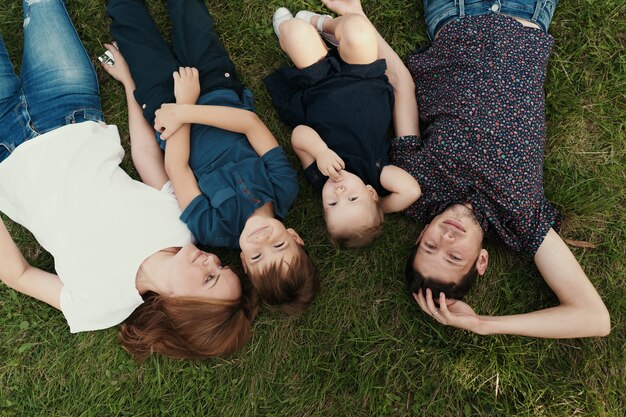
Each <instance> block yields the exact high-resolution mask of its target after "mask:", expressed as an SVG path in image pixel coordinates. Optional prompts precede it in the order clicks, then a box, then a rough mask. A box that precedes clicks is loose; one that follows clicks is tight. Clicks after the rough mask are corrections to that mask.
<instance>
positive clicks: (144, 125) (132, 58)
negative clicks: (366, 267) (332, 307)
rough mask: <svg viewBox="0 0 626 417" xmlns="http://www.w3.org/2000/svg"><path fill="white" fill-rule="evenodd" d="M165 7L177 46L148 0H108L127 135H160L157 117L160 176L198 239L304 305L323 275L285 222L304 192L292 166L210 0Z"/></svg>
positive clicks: (259, 285)
mask: <svg viewBox="0 0 626 417" xmlns="http://www.w3.org/2000/svg"><path fill="white" fill-rule="evenodd" d="M167 5H168V11H169V14H170V18H171V20H172V34H171V39H172V44H173V49H170V48H169V46H167V44H166V43H165V41H164V40H163V38H162V36H161V34H160V32H159V30H158V28H157V27H156V25H155V23H154V21H153V20H152V18H151V17H150V15H149V14H148V10H147V9H146V5H145V4H144V2H143V1H140V0H110V1H109V2H108V6H107V13H108V15H109V16H110V17H111V19H112V21H111V34H112V36H113V38H114V39H115V40H116V42H117V46H118V47H119V50H117V49H116V48H112V47H109V50H110V51H111V53H112V54H113V56H114V59H116V60H118V59H119V60H122V59H124V58H125V59H126V60H127V62H128V66H129V67H130V72H127V73H124V74H122V73H119V72H118V73H116V74H113V73H112V75H113V76H114V77H115V78H116V79H117V80H118V81H120V82H121V83H122V84H123V85H124V87H125V90H126V96H127V101H128V109H129V119H130V120H129V121H130V123H131V124H132V125H133V127H131V134H135V135H143V136H146V137H150V138H151V140H153V141H154V140H155V139H154V138H155V131H154V129H152V125H154V126H155V128H156V129H157V130H159V131H160V138H157V141H158V143H159V144H160V146H161V148H162V149H163V150H164V151H165V172H163V173H162V175H163V176H167V177H169V178H170V179H171V181H172V186H173V189H174V192H175V194H176V198H177V200H178V204H179V206H180V208H181V209H182V215H181V217H180V218H181V220H183V221H184V222H185V223H186V224H187V227H189V229H190V230H191V232H192V233H193V235H194V236H195V237H196V239H198V241H199V242H200V243H202V244H205V245H209V246H220V247H227V248H236V249H239V248H241V261H242V263H243V268H244V270H245V271H246V273H247V274H248V275H249V277H250V279H251V280H252V283H253V285H254V286H255V287H256V289H257V290H258V292H259V294H260V296H261V297H262V298H263V300H264V301H265V302H267V303H268V304H271V305H275V306H277V307H279V308H280V309H282V310H283V311H286V312H300V311H303V310H305V309H306V308H307V307H308V306H309V305H310V303H311V301H312V300H313V298H314V297H315V295H316V293H317V291H318V288H319V274H318V271H317V268H316V267H315V265H314V264H313V262H312V260H311V259H310V258H309V256H308V255H307V253H306V252H305V251H304V242H303V241H302V239H301V238H300V236H299V235H298V233H297V232H296V231H295V230H293V229H288V228H286V227H285V225H284V224H283V223H282V219H284V218H285V217H286V216H287V212H288V210H289V208H290V207H291V205H292V203H293V202H294V200H295V199H296V196H297V194H298V179H297V175H296V172H295V171H294V169H293V167H292V166H291V164H290V163H289V161H288V160H287V157H286V156H285V154H284V152H283V150H282V149H281V147H280V146H278V143H277V142H276V139H275V138H274V136H273V135H272V133H271V132H270V131H269V130H268V129H267V127H266V126H265V124H264V123H263V122H262V121H261V120H260V119H259V117H258V116H257V115H256V114H255V113H254V105H253V102H252V93H251V92H250V90H248V89H246V88H244V87H243V86H242V84H241V82H240V81H239V78H238V76H237V72H236V70H235V66H234V64H233V63H232V61H231V60H230V58H229V57H228V53H227V52H226V50H225V49H224V47H223V45H222V43H221V41H220V39H219V37H218V35H217V33H216V32H215V29H214V24H213V19H212V17H211V15H210V14H209V11H208V9H207V7H206V5H205V3H204V2H203V1H202V0H180V1H173V0H172V1H168V2H167ZM122 54H123V57H122ZM172 74H173V77H172ZM174 101H175V102H176V103H175V104H173V103H172V104H164V103H170V102H174ZM159 108H160V110H159V111H158V113H157V110H158V109H159ZM142 112H143V118H142V117H141V114H142ZM192 124H193V126H192ZM155 152H156V153H157V154H158V155H159V156H160V157H161V158H163V156H162V151H161V150H160V149H159V148H157V149H156V150H155Z"/></svg>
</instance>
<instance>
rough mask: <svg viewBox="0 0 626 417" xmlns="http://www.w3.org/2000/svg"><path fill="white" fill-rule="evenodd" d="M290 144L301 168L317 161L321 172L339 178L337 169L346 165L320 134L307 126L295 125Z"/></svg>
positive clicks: (339, 169)
mask: <svg viewBox="0 0 626 417" xmlns="http://www.w3.org/2000/svg"><path fill="white" fill-rule="evenodd" d="M291 146H292V147H293V150H294V152H295V153H296V155H298V159H300V163H301V164H302V167H303V168H307V167H308V166H309V165H311V164H312V163H313V162H317V168H318V169H319V170H320V172H321V173H322V174H324V175H325V176H327V177H330V178H333V179H339V178H340V177H341V175H339V171H341V170H342V169H344V168H345V167H346V165H345V164H344V162H343V159H341V158H340V157H339V156H338V155H337V154H336V153H335V152H334V151H333V150H331V149H329V148H328V146H327V145H326V143H325V142H324V140H323V139H322V138H321V137H320V135H319V134H318V133H317V132H316V131H315V130H313V129H312V128H310V127H309V126H305V125H299V126H296V128H295V129H294V130H293V132H292V133H291Z"/></svg>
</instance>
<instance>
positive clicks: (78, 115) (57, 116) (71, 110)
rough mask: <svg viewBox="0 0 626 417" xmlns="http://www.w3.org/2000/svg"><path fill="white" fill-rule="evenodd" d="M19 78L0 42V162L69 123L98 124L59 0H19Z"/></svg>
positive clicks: (94, 93) (95, 102) (83, 56)
mask: <svg viewBox="0 0 626 417" xmlns="http://www.w3.org/2000/svg"><path fill="white" fill-rule="evenodd" d="M23 8H24V52H23V57H22V66H21V73H20V76H19V77H18V76H17V75H16V74H15V71H14V68H13V65H12V64H11V61H10V59H9V55H8V53H7V50H6V48H5V46H4V41H3V40H2V38H1V37H0V127H1V128H0V162H1V161H3V160H4V159H5V158H7V157H8V156H9V155H10V154H11V152H13V150H14V149H15V148H16V147H17V146H19V145H20V144H21V143H23V142H25V141H27V140H29V139H32V138H34V137H35V136H38V135H40V134H42V133H46V132H49V131H51V130H54V129H56V128H58V127H61V126H64V125H66V124H70V123H79V122H82V121H85V120H94V121H102V120H104V117H103V114H102V110H101V106H100V98H99V97H98V80H97V78H96V74H95V72H94V69H93V66H92V64H91V61H90V59H89V56H88V55H87V53H86V52H85V49H84V48H83V45H82V43H81V41H80V39H79V38H78V35H77V34H76V31H75V30H74V26H73V25H72V22H71V21H70V18H69V16H68V14H67V10H66V9H65V4H64V2H63V1H62V0H24V1H23Z"/></svg>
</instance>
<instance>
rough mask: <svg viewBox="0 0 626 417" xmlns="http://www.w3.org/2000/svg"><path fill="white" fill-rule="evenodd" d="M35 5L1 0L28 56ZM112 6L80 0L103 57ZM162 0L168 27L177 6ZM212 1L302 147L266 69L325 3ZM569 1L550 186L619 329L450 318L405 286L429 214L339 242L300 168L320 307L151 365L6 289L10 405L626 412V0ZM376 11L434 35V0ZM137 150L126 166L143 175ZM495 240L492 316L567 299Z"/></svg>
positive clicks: (8, 30) (113, 109) (31, 245)
mask: <svg viewBox="0 0 626 417" xmlns="http://www.w3.org/2000/svg"><path fill="white" fill-rule="evenodd" d="M20 3H21V2H19V1H14V0H0V31H1V33H2V35H3V36H4V40H5V42H6V45H7V49H8V50H9V53H10V55H11V57H12V58H13V60H14V63H15V64H16V65H17V66H19V62H20V59H21V48H22V15H21V4H20ZM103 3H104V2H101V1H98V0H68V9H69V12H70V15H71V17H72V19H73V21H74V23H75V26H76V29H77V30H78V33H79V35H80V37H81V38H82V39H83V41H84V43H85V46H86V48H87V51H88V52H89V53H90V54H91V56H93V58H94V61H95V57H96V56H97V55H98V54H99V53H101V52H102V51H103V49H104V48H103V47H102V43H104V42H107V41H110V37H109V34H108V21H107V19H106V17H105V14H104V5H103ZM148 3H149V4H150V6H151V8H152V10H153V11H154V16H155V19H156V20H157V23H158V24H159V25H160V26H161V27H163V28H167V27H168V24H167V14H166V12H165V5H164V4H165V2H164V1H160V0H159V1H156V0H155V1H149V2H148ZM208 3H209V9H210V10H211V12H212V13H213V15H214V17H215V20H216V24H217V28H218V30H219V32H220V33H221V35H222V39H223V41H224V43H225V45H226V48H227V49H228V51H229V52H230V54H231V56H232V58H233V60H234V61H235V64H236V65H237V67H238V69H239V71H240V74H241V76H242V78H243V79H244V81H245V83H246V85H247V86H248V87H249V88H251V89H252V91H253V92H254V94H255V99H256V104H257V108H258V112H259V114H260V116H261V118H262V119H263V120H264V121H266V123H267V124H268V126H269V127H270V129H271V130H272V131H273V132H274V133H275V135H276V136H277V138H278V139H279V141H280V142H281V143H282V144H283V145H284V146H286V147H288V137H289V130H288V129H287V128H286V127H285V126H284V125H282V124H281V123H280V122H279V120H278V118H277V116H276V113H275V112H274V110H273V108H272V107H271V105H270V100H269V97H268V95H267V93H266V92H265V90H264V88H263V85H262V82H261V79H262V78H263V76H265V75H267V74H269V73H270V72H271V71H272V70H273V69H274V68H276V67H277V66H279V65H283V64H286V63H287V59H286V57H285V55H284V54H282V53H281V52H280V50H279V48H278V43H277V40H276V38H275V36H274V34H273V32H272V29H271V23H270V19H271V15H272V12H273V10H274V9H275V8H276V7H278V6H281V5H285V3H286V5H287V6H288V7H290V8H291V10H294V11H297V10H300V9H303V8H306V9H316V10H319V11H321V10H323V9H322V7H320V5H319V3H317V2H316V1H313V0H298V1H296V0H289V1H284V0H283V1H277V0H270V1H262V0H231V1H229V0H211V1H209V2H208ZM560 3H561V4H559V6H558V8H557V12H556V14H555V17H554V22H553V24H552V27H551V32H552V34H553V35H554V37H555V39H556V43H555V47H554V52H553V55H552V57H551V60H550V64H549V68H548V77H547V82H546V100H547V144H546V161H545V190H546V194H547V196H548V198H549V199H550V201H552V202H553V203H554V205H555V206H556V207H557V208H559V209H560V210H561V211H562V212H563V214H564V218H565V220H564V225H563V229H562V236H563V237H564V238H567V239H573V240H584V241H588V242H592V243H594V244H595V245H597V248H595V249H585V248H573V252H574V254H575V256H576V258H577V259H578V260H579V261H580V263H581V264H582V265H583V268H584V269H585V271H586V272H587V274H588V276H589V277H590V279H591V280H592V282H593V283H594V285H595V286H596V288H598V291H599V292H600V295H601V296H602V298H603V299H604V301H605V303H606V305H607V306H608V308H609V311H610V312H611V324H612V332H611V334H610V335H609V336H608V337H606V338H602V339H600V338H594V339H582V340H541V339H533V338H525V337H513V336H488V337H482V336H478V335H475V334H471V333H469V332H465V331H461V330H457V329H453V328H447V327H442V326H440V325H438V324H437V323H435V322H434V321H433V320H432V319H431V318H430V317H429V316H427V315H425V314H423V313H421V312H420V311H418V308H417V306H416V305H415V304H414V303H412V302H411V301H410V300H409V298H408V297H407V296H406V294H405V293H404V291H403V278H402V270H403V262H404V257H405V254H406V252H407V251H408V249H409V247H410V246H411V244H412V242H413V241H414V240H415V237H416V236H417V234H418V232H419V231H420V230H421V225H419V224H416V223H414V222H412V221H410V220H409V219H406V218H404V217H403V216H401V215H394V216H389V217H388V221H387V226H386V232H385V234H384V236H383V237H382V238H381V239H379V240H378V241H377V242H376V243H375V244H373V245H371V246H370V247H368V248H365V249H362V250H355V251H339V250H336V249H334V248H333V247H332V246H331V245H330V243H328V241H327V239H326V237H325V231H324V222H323V218H322V210H321V208H320V204H319V202H318V198H317V196H315V195H314V193H313V192H312V190H311V188H310V187H309V186H308V185H307V184H305V182H304V180H303V177H301V180H302V181H301V183H302V190H301V193H300V197H299V199H298V201H297V202H296V204H295V205H294V207H293V208H292V210H291V213H290V214H289V217H288V218H287V221H286V223H287V224H288V225H289V226H290V227H294V228H296V230H298V231H301V235H302V237H303V238H304V240H305V241H306V243H307V247H308V249H309V252H310V254H311V256H312V257H313V258H314V259H315V260H316V261H317V262H318V264H319V266H320V269H321V271H322V290H321V293H320V295H319V297H318V298H317V300H316V302H315V303H314V305H313V306H312V307H311V309H310V310H309V311H308V312H306V313H305V314H303V315H302V316H300V317H285V316H283V315H281V314H278V313H275V312H272V311H269V310H267V309H263V310H262V311H261V313H260V314H259V316H258V318H257V320H256V321H255V323H254V326H253V331H254V337H253V339H252V341H251V342H250V343H249V344H248V345H247V346H246V347H245V348H244V349H243V350H241V351H240V352H239V353H237V354H236V355H234V356H233V357H231V358H229V359H228V360H210V361H204V362H193V361H174V360H169V359H166V358H163V357H153V358H151V359H149V360H147V361H146V362H144V363H143V364H137V363H135V362H134V361H133V360H132V359H131V358H130V357H129V356H128V355H127V354H126V353H125V352H124V351H123V350H122V349H121V348H120V347H119V346H118V344H117V341H116V339H115V336H116V332H117V329H115V328H114V329H109V330H104V331H98V332H91V333H80V334H76V335H72V334H70V333H69V330H68V327H67V325H66V323H65V320H64V318H63V316H62V314H61V313H59V312H58V311H56V310H54V309H53V308H51V307H48V306H47V305H45V304H43V303H41V302H38V301H35V300H32V299H30V298H28V297H26V296H22V295H20V294H17V293H15V292H14V291H12V290H9V289H7V287H6V286H4V285H1V286H0V329H1V332H0V335H1V336H0V416H35V415H37V416H160V415H171V416H192V415H208V416H396V415H426V416H430V415H432V416H470V415H472V416H473V415H495V416H509V415H519V416H590V415H591V416H596V415H597V416H623V415H624V414H623V413H624V410H625V409H626V394H625V392H626V357H625V351H626V344H625V340H626V337H625V336H626V326H625V323H624V321H625V319H626V302H625V300H626V288H625V282H624V277H625V276H626V262H625V261H624V257H625V250H624V248H625V247H626V244H625V243H626V242H625V232H626V210H625V204H624V203H625V198H624V196H625V194H626V173H625V171H626V169H625V168H626V158H625V154H626V139H625V138H626V48H625V44H626V3H624V1H623V0H603V1H600V0H569V1H563V0H562V1H561V2H560ZM364 7H365V10H366V12H368V14H369V15H370V18H371V20H372V21H373V22H374V24H375V25H376V26H377V27H378V29H379V31H380V32H381V34H382V35H383V36H384V37H385V38H386V39H388V40H389V43H390V44H391V46H392V47H394V48H395V49H396V50H397V51H398V52H399V53H400V55H401V56H405V55H406V54H407V53H409V52H411V51H412V50H413V49H414V48H415V47H416V46H417V45H419V44H423V43H425V42H426V35H425V28H424V24H423V21H422V6H421V2H419V1H418V0H394V1H392V0H379V1H374V0H369V1H364ZM98 76H99V79H100V83H101V91H102V97H103V99H102V102H103V107H104V111H105V114H106V117H107V121H108V122H109V123H112V124H116V125H118V126H119V127H120V132H121V134H122V139H123V141H124V143H125V146H126V147H128V133H127V132H128V129H127V123H126V107H125V102H124V96H123V91H122V88H121V86H120V85H118V84H117V83H116V82H115V81H114V80H112V79H109V78H108V76H107V75H106V74H105V73H104V72H103V71H102V70H100V69H98ZM0 128H2V127H0ZM127 151H128V148H127ZM129 154H130V153H129V152H127V155H128V156H127V158H126V160H125V162H124V168H125V169H126V170H128V171H129V172H131V173H132V175H136V174H135V172H134V170H133V167H132V163H131V162H130V157H129ZM288 154H289V156H290V158H291V160H292V162H293V163H294V166H297V161H296V158H295V155H294V154H293V152H291V150H289V151H288ZM7 224H8V226H9V228H10V230H11V232H12V233H13V235H14V236H15V239H16V241H17V243H18V245H19V246H20V248H21V249H22V250H23V252H24V255H25V256H26V257H27V259H28V260H29V261H31V262H32V263H33V264H34V265H36V266H39V267H42V268H44V269H48V270H52V269H53V260H52V258H51V257H50V256H49V255H48V254H47V253H45V252H44V251H43V250H42V249H41V248H40V247H39V246H38V245H37V243H36V242H35V240H34V239H33V237H32V235H30V234H29V233H28V232H26V231H24V230H23V229H22V228H20V227H19V226H16V225H13V224H11V223H10V222H8V223H7ZM488 249H489V251H490V255H491V257H490V261H491V262H490V266H491V267H490V268H489V270H488V272H487V274H486V275H485V276H484V277H483V278H482V279H480V280H479V282H478V284H477V285H476V287H475V288H474V290H473V291H472V292H471V294H470V296H469V298H468V302H469V303H470V304H471V305H473V306H474V307H475V309H476V310H477V312H479V313H482V314H494V315H504V314H514V313H521V312H526V311H530V310H533V309H539V308H544V307H548V306H551V305H554V304H555V302H556V298H555V297H554V295H553V294H552V293H551V292H550V291H549V289H548V287H547V286H546V285H545V284H544V283H543V280H542V279H541V277H540V276H539V274H538V272H537V271H536V270H535V268H534V264H533V262H532V260H531V259H529V258H524V257H520V256H519V255H517V254H515V253H513V252H512V251H510V250H507V249H505V248H504V247H502V246H500V245H497V244H489V245H488ZM218 253H219V254H220V255H223V256H225V257H226V258H227V259H228V260H229V261H230V263H236V262H237V261H238V256H236V254H232V253H227V252H226V251H218ZM619 410H622V411H619Z"/></svg>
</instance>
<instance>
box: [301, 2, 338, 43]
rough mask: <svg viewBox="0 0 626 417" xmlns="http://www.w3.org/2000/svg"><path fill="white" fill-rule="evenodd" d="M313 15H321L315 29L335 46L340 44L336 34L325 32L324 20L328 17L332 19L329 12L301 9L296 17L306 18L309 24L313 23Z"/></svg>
mask: <svg viewBox="0 0 626 417" xmlns="http://www.w3.org/2000/svg"><path fill="white" fill-rule="evenodd" d="M313 16H319V18H318V19H317V23H316V24H315V29H317V32H318V33H319V34H320V35H321V36H322V38H324V39H325V40H326V41H327V42H328V43H330V44H331V45H333V46H339V41H338V40H337V38H335V35H332V34H330V33H326V32H324V22H325V21H326V19H332V16H330V15H327V14H317V13H314V12H310V11H308V10H300V11H299V12H298V13H296V19H300V20H304V21H305V22H307V23H308V24H311V20H312V19H313Z"/></svg>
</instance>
